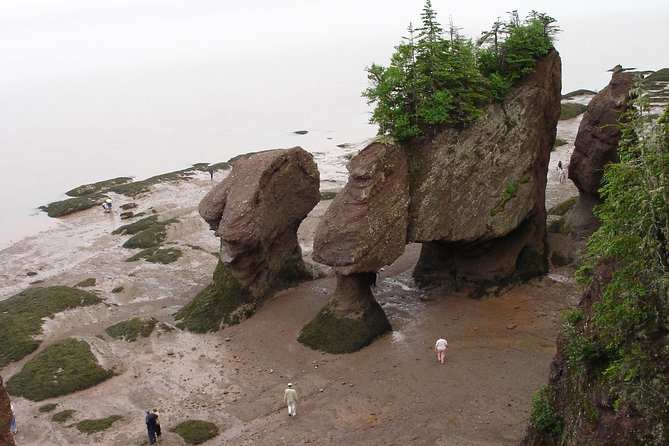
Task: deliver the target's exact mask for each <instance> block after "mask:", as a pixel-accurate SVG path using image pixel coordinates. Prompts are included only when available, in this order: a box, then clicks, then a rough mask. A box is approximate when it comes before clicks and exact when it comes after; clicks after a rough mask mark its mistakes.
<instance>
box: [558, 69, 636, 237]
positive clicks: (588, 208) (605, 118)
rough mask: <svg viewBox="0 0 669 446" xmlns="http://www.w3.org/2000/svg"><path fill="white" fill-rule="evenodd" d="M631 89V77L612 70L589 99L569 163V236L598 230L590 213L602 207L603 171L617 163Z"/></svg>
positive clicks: (632, 76) (584, 234)
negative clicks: (572, 192) (573, 196)
mask: <svg viewBox="0 0 669 446" xmlns="http://www.w3.org/2000/svg"><path fill="white" fill-rule="evenodd" d="M633 85H634V74H632V73H627V72H624V71H622V69H621V70H616V69H614V70H613V75H612V76H611V81H610V82H609V85H607V86H606V87H605V88H604V89H603V90H602V91H600V92H599V93H597V94H596V95H595V96H594V97H593V98H592V100H591V101H590V103H589V104H588V109H587V110H586V111H585V113H584V114H583V119H582V120H581V124H580V126H579V128H578V133H577V134H576V139H575V141H574V152H573V153H572V155H571V160H570V161H569V178H570V179H571V180H572V181H573V182H574V184H575V185H576V187H577V188H578V192H579V201H578V203H577V204H576V205H575V206H574V208H573V209H572V210H571V211H570V212H569V214H567V216H566V221H567V224H568V225H569V227H570V228H571V230H572V232H573V233H575V234H577V235H579V236H588V235H590V234H591V233H592V232H593V231H594V230H595V229H597V227H599V220H598V219H597V217H596V216H595V215H594V213H593V211H592V210H593V208H594V206H596V205H598V204H600V203H601V199H600V196H599V189H600V188H601V187H602V175H603V174H604V167H605V166H606V165H607V164H609V163H616V162H618V143H619V142H620V136H621V133H620V124H622V122H621V116H622V114H623V113H624V112H625V111H626V110H627V109H628V108H629V107H630V106H631V98H630V95H629V93H630V90H631V88H632V86H633Z"/></svg>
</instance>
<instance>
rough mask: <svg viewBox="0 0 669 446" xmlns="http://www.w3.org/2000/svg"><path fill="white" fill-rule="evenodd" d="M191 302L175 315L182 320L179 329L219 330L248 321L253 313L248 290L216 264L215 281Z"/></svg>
mask: <svg viewBox="0 0 669 446" xmlns="http://www.w3.org/2000/svg"><path fill="white" fill-rule="evenodd" d="M213 279H214V280H213V282H212V283H211V285H208V286H207V287H206V288H204V289H203V290H202V291H200V292H199V293H198V294H197V296H195V297H194V298H193V300H192V301H191V302H189V303H188V304H187V305H185V306H184V307H182V308H181V309H180V310H179V311H177V313H176V314H175V315H174V319H175V320H177V321H180V322H179V323H178V324H177V327H179V328H181V329H184V328H185V329H188V330H189V331H192V332H194V333H206V332H209V331H218V330H220V329H221V326H222V325H233V324H237V323H239V322H240V321H241V320H243V319H244V318H246V317H247V316H248V315H249V314H250V313H251V312H252V311H253V310H254V306H253V305H252V302H251V296H250V293H249V292H248V290H245V289H243V288H242V286H241V285H240V283H239V282H238V281H237V279H235V278H234V277H233V276H232V274H231V273H230V271H229V270H228V268H227V267H226V266H225V265H224V264H223V263H222V262H221V261H219V262H218V265H216V270H215V271H214V278H213Z"/></svg>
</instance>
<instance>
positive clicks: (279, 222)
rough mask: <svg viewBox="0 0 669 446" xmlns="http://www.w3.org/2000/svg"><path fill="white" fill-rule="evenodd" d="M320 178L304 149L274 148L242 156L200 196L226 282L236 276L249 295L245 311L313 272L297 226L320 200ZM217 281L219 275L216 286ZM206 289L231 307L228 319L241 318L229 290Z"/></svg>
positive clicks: (235, 286)
mask: <svg viewBox="0 0 669 446" xmlns="http://www.w3.org/2000/svg"><path fill="white" fill-rule="evenodd" d="M319 182H320V175H319V172H318V167H317V166H316V163H315V162H314V160H313V156H312V155H311V154H310V153H308V152H307V151H305V150H304V149H302V148H300V147H294V148H291V149H277V150H269V151H266V152H260V153H257V154H254V155H252V156H250V157H248V158H242V159H239V160H237V161H236V162H235V163H234V165H233V168H232V171H231V172H230V174H229V175H228V176H227V177H226V178H225V179H224V180H223V181H221V182H220V183H219V184H217V185H216V186H215V187H214V188H213V189H212V190H211V191H210V192H209V193H208V194H207V195H206V196H205V197H204V198H203V199H202V201H201V202H200V205H199V208H198V210H199V212H200V215H201V216H202V218H204V220H205V221H206V222H207V223H209V225H210V227H211V228H212V229H213V230H215V231H216V235H217V236H218V237H219V238H220V241H221V247H220V253H219V254H220V259H221V262H222V264H223V266H224V268H225V270H226V274H229V279H226V281H225V283H231V282H234V285H231V286H232V287H233V288H235V289H236V288H237V287H239V289H240V290H243V293H244V295H245V296H247V297H245V299H244V309H243V311H241V314H244V315H248V314H250V312H252V311H253V310H254V309H255V305H256V304H257V303H258V302H259V301H261V300H262V299H264V298H265V297H267V296H268V295H269V294H270V293H271V292H274V291H276V290H277V289H279V288H282V287H285V286H286V285H289V284H290V283H294V282H296V281H299V280H304V279H306V278H310V276H309V274H308V272H307V269H306V267H305V266H304V262H303V260H302V250H301V248H300V245H299V244H298V241H297V229H298V227H299V226H300V223H301V222H302V220H304V218H305V217H306V216H307V214H308V213H309V212H310V211H311V209H313V207H314V206H316V204H317V203H318V201H319ZM216 286H217V280H216V277H214V282H213V283H212V285H211V286H210V287H216ZM205 292H206V294H210V293H214V294H216V295H217V296H216V300H217V301H218V302H219V304H221V305H222V306H223V307H224V308H226V309H227V310H226V311H227V312H229V313H228V314H227V316H225V317H224V318H223V320H225V321H226V323H234V322H238V321H239V320H240V318H239V317H237V316H234V317H233V314H237V308H236V307H235V308H232V306H231V305H228V304H227V303H222V302H224V301H226V299H227V297H226V295H225V290H223V289H218V290H212V289H209V288H208V289H207V290H205V291H203V293H205ZM221 293H223V294H221ZM210 297H211V296H210ZM214 325H215V324H214ZM210 328H214V326H211V327H210Z"/></svg>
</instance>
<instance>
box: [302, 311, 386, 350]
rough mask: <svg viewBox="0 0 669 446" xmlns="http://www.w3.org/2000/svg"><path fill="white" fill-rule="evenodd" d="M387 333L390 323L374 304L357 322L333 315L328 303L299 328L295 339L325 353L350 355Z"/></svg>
mask: <svg viewBox="0 0 669 446" xmlns="http://www.w3.org/2000/svg"><path fill="white" fill-rule="evenodd" d="M390 330H391V326H390V322H388V318H387V317H386V314H385V313H384V312H383V309H382V308H381V306H380V305H379V304H378V303H377V302H374V303H373V304H372V306H371V308H370V309H369V310H368V311H367V312H366V313H365V314H364V315H363V316H362V318H360V319H350V318H346V317H338V316H335V315H334V313H333V311H332V303H328V304H327V305H326V306H325V307H323V308H322V309H321V311H320V312H319V313H318V315H316V317H315V318H314V319H313V320H312V321H311V322H309V323H308V324H307V325H305V326H304V327H303V328H302V330H301V331H300V336H299V337H298V339H297V340H298V341H299V342H301V343H302V344H304V345H306V346H307V347H311V348H313V349H315V350H321V351H324V352H327V353H335V354H339V353H353V352H356V351H358V350H360V349H361V348H363V347H364V346H366V345H369V344H370V343H371V342H372V341H373V340H374V339H375V338H377V337H379V336H381V335H383V334H385V333H387V332H389V331H390Z"/></svg>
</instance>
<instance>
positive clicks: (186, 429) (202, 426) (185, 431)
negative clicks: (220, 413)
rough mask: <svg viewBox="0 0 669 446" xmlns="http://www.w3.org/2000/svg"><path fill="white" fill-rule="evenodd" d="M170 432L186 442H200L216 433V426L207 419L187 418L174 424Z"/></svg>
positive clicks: (209, 438)
mask: <svg viewBox="0 0 669 446" xmlns="http://www.w3.org/2000/svg"><path fill="white" fill-rule="evenodd" d="M170 432H174V433H175V434H177V435H179V436H180V437H181V438H183V440H184V441H185V442H186V443H187V444H201V443H204V442H205V441H207V440H211V439H212V438H214V437H216V436H217V435H218V426H216V425H215V424H214V423H210V422H208V421H202V420H187V421H183V422H181V423H179V424H177V425H176V426H174V427H173V428H172V429H170Z"/></svg>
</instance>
